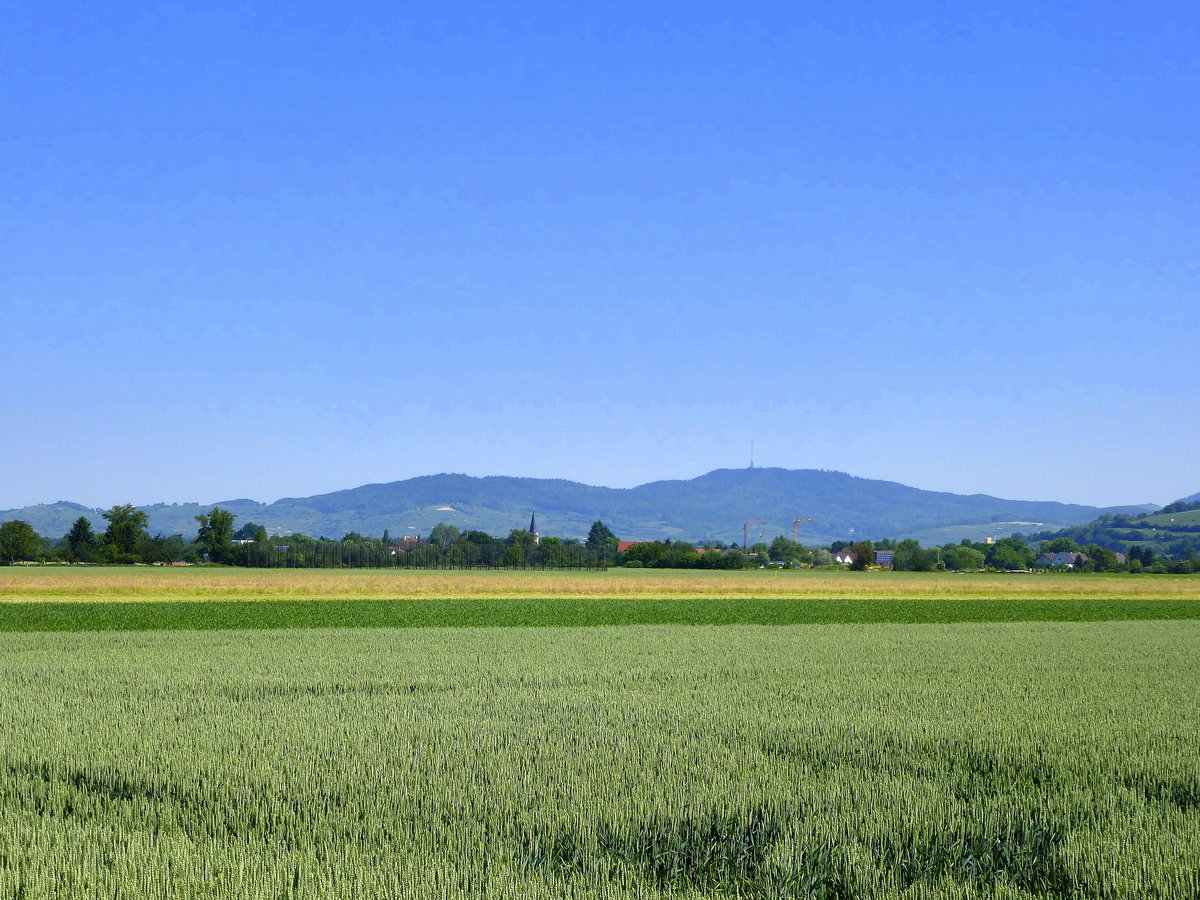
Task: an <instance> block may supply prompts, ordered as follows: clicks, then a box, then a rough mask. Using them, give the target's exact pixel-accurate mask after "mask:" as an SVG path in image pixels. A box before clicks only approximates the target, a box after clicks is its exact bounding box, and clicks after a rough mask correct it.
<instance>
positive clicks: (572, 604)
mask: <svg viewBox="0 0 1200 900" xmlns="http://www.w3.org/2000/svg"><path fill="white" fill-rule="evenodd" d="M1146 619H1200V601H1198V600H1196V599H1192V598H1156V599H1147V598H1135V599H1126V600H1115V599H1104V600H1094V599H1078V600H1077V599H1066V598H1053V599H1039V598H1028V597H1022V598H1012V599H996V598H989V599H969V600H966V599H954V598H899V599H898V598H888V599H882V600H862V599H851V598H833V599H778V598H771V599H737V600H722V599H700V600H696V599H677V598H675V599H644V598H634V599H627V598H621V599H600V600H597V599H570V598H563V597H554V598H509V597H505V598H497V599H490V600H480V599H475V598H448V599H447V598H441V599H435V598H427V599H416V600H266V601H255V600H251V601H224V602H194V601H192V602H186V601H185V602H177V601H154V602H119V603H42V602H39V603H8V604H0V632H31V631H157V630H183V629H204V630H211V629H238V628H251V629H275V628H384V627H387V628H432V627H457V628H497V627H539V626H597V625H803V624H840V623H863V624H865V623H934V622H940V623H952V622H1108V621H1132V620H1146Z"/></svg>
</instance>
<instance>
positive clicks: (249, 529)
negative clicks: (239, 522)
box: [233, 522, 262, 541]
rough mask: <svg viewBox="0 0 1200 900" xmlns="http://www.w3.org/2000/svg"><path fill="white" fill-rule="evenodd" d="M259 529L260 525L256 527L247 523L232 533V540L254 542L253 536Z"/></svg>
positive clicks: (251, 523)
mask: <svg viewBox="0 0 1200 900" xmlns="http://www.w3.org/2000/svg"><path fill="white" fill-rule="evenodd" d="M261 527H262V526H261V525H256V524H254V523H253V522H247V523H246V524H245V525H243V526H242V527H241V528H239V529H238V530H237V531H235V532H234V533H233V540H235V541H252V540H254V535H255V534H257V533H258V529H259V528H261Z"/></svg>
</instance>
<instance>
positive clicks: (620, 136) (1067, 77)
mask: <svg viewBox="0 0 1200 900" xmlns="http://www.w3.org/2000/svg"><path fill="white" fill-rule="evenodd" d="M1197 9H1198V8H1197V7H1196V5H1195V4H1194V3H1185V2H1178V3H1151V4H1133V3H1104V2H1100V3H1088V4H1078V3H1043V2H1038V3H1032V2H1029V3H1001V4H992V5H990V7H989V8H988V9H987V10H984V11H975V10H973V9H971V8H970V4H960V3H935V2H921V0H918V2H914V3H909V4H896V3H890V2H889V3H849V4H827V3H819V4H818V3H795V2H787V3H769V2H764V3H747V4H741V5H734V4H730V3H726V2H722V3H712V2H687V3H683V2H664V3H644V2H638V3H627V2H619V0H618V2H605V3H602V4H601V3H594V4H590V3H585V4H560V3H512V2H492V3H457V4H456V3H449V4H447V3H436V4H435V3H428V4H426V3H382V2H380V3H375V2H360V3H344V4H331V3H312V2H303V0H301V2H296V3H291V4H286V5H285V4H273V3H261V2H260V3H245V2H238V3H229V2H221V0H217V2H204V3H199V2H193V3H188V2H176V3H167V4H149V5H147V4H141V3H138V4H134V3H128V2H121V0H115V2H113V3H108V4H101V5H96V4H83V3H62V2H53V0H49V2H44V3H30V2H26V3H16V4H7V5H6V6H5V9H4V13H3V23H2V25H3V27H2V28H0V67H2V69H3V71H4V73H5V74H4V78H3V80H2V81H0V101H2V107H0V108H2V109H3V113H4V125H3V131H2V132H0V134H2V137H0V235H2V237H0V239H2V241H3V244H2V253H0V303H2V306H3V321H2V325H0V329H2V330H0V362H2V364H3V367H4V373H5V378H4V391H3V400H2V401H0V429H2V431H3V436H2V441H0V471H2V473H3V474H2V475H0V508H6V507H13V506H20V505H25V504H29V503H36V502H44V501H51V500H56V499H68V500H76V501H79V502H83V503H87V504H89V505H96V506H109V505H111V504H113V503H119V502H134V503H139V504H140V503H150V502H157V501H168V502H170V501H187V500H197V501H202V502H212V501H217V500H222V499H230V498H234V497H252V498H255V499H259V500H266V501H270V500H274V499H277V498H278V497H281V496H302V495H307V494H312V493H317V492H322V491H328V490H335V489H339V488H345V487H353V486H356V485H359V484H363V483H367V482H380V481H392V480H397V479H401V478H407V477H411V476H415V475H423V474H431V473H436V472H444V471H449V472H465V473H468V474H472V475H488V474H510V475H528V476H539V477H563V478H570V479H573V480H578V481H584V482H588V483H592V484H604V485H610V486H617V487H620V486H631V485H635V484H639V483H642V482H645V481H650V480H656V479H661V478H688V477H692V476H695V475H698V474H701V473H703V472H706V471H708V470H710V469H713V468H718V467H740V466H744V465H746V464H747V463H748V461H749V448H750V442H751V440H754V441H755V446H756V452H755V461H756V463H757V464H758V465H762V466H768V465H771V466H784V467H788V468H825V469H838V470H842V471H847V472H850V473H852V474H855V475H862V476H867V477H873V478H885V479H889V480H894V481H901V482H904V483H907V484H911V485H915V486H918V487H922V488H931V489H939V490H949V491H955V492H960V493H974V492H983V493H991V494H996V495H999V496H1005V497H1011V498H1020V499H1052V500H1066V501H1073V502H1082V503H1094V504H1102V505H1107V504H1116V503H1137V502H1147V501H1151V502H1159V503H1165V502H1167V501H1170V500H1172V499H1175V498H1177V497H1180V496H1183V495H1186V494H1191V493H1193V492H1195V491H1198V490H1200V467H1198V466H1197V465H1196V462H1197V459H1200V453H1198V452H1197V446H1198V444H1200V417H1198V416H1197V415H1196V400H1197V382H1198V381H1200V379H1198V377H1197V376H1200V365H1198V363H1197V343H1198V342H1197V338H1198V337H1200V303H1198V302H1197V297H1198V296H1200V290H1198V289H1200V227H1198V216H1200V213H1198V210H1200V155H1198V153H1197V148H1198V146H1200V110H1198V108H1197V107H1198V105H1200V104H1198V102H1197V98H1198V97H1200V63H1198V62H1197V58H1198V54H1197V53H1196V48H1197V46H1200V25H1198V22H1200V13H1198V11H1197Z"/></svg>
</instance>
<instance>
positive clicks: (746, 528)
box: [742, 519, 762, 553]
mask: <svg viewBox="0 0 1200 900" xmlns="http://www.w3.org/2000/svg"><path fill="white" fill-rule="evenodd" d="M761 521H762V519H751V520H750V521H749V522H743V523H742V552H743V553H749V552H750V550H749V548H748V547H747V546H746V544H747V543H748V542H749V540H750V526H751V525H757V524H758V523H759V522H761Z"/></svg>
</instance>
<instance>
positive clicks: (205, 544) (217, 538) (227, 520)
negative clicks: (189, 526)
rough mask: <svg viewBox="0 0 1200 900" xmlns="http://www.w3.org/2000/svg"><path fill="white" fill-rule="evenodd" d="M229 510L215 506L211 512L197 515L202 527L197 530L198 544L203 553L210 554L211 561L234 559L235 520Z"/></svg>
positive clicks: (222, 561) (229, 560)
mask: <svg viewBox="0 0 1200 900" xmlns="http://www.w3.org/2000/svg"><path fill="white" fill-rule="evenodd" d="M236 518H237V516H235V515H234V514H233V513H231V512H229V510H226V509H221V507H219V506H214V507H213V508H212V509H211V510H210V511H209V512H207V513H201V514H200V515H198V516H196V521H197V522H199V523H200V528H199V530H198V531H197V532H196V544H197V546H198V547H199V548H200V552H201V553H206V554H208V559H209V562H215V563H228V562H232V560H233V545H232V544H231V543H230V541H232V540H233V520H234V519H236Z"/></svg>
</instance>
